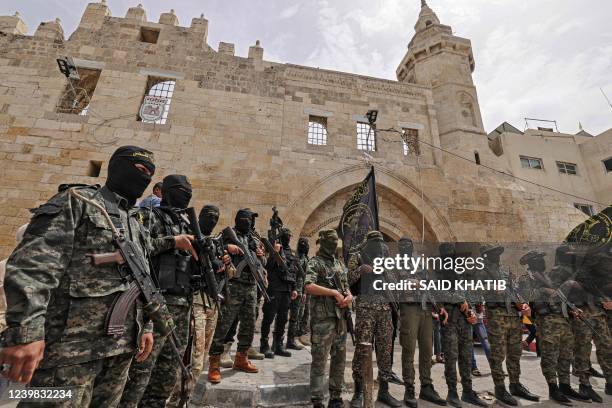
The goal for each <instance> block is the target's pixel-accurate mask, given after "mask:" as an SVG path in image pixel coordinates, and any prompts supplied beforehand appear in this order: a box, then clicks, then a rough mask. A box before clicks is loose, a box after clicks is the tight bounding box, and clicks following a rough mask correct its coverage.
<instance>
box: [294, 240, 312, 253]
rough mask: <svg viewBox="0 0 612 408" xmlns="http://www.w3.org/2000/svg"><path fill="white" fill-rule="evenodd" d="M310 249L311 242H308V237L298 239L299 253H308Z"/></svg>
mask: <svg viewBox="0 0 612 408" xmlns="http://www.w3.org/2000/svg"><path fill="white" fill-rule="evenodd" d="M308 251H310V244H309V243H308V239H307V238H304V237H301V238H300V239H298V244H297V252H298V255H308Z"/></svg>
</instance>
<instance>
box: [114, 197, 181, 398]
mask: <svg viewBox="0 0 612 408" xmlns="http://www.w3.org/2000/svg"><path fill="white" fill-rule="evenodd" d="M140 221H141V222H142V224H143V225H144V226H145V227H146V228H147V229H148V230H149V231H150V234H151V237H152V238H153V239H155V238H158V237H163V236H167V235H172V236H174V235H180V234H188V233H190V232H191V230H190V229H189V225H188V223H187V221H186V220H184V219H183V218H182V217H179V216H178V215H177V214H176V213H174V212H172V210H170V209H169V208H167V207H165V208H164V209H163V210H162V209H161V208H154V209H153V210H151V209H148V208H144V209H141V210H140ZM166 254H168V255H169V256H171V257H172V258H171V259H173V260H174V259H183V260H184V262H185V263H186V264H187V265H188V266H187V268H189V262H190V258H191V257H190V256H189V255H187V254H186V253H184V252H183V251H178V250H174V249H173V250H172V251H170V252H169V253H166ZM166 254H164V255H163V256H166ZM153 255H158V256H161V254H160V253H154V254H153ZM159 259H160V258H159V257H156V258H154V260H153V264H154V265H155V267H156V269H157V272H156V273H157V274H159V273H160V272H159V263H160V262H161V261H160V260H159ZM174 265H175V264H173V266H174ZM173 272H174V273H173V274H172V275H173V276H176V278H175V279H176V280H175V279H173V280H172V282H169V283H168V284H169V285H170V286H172V287H174V288H178V286H179V282H177V281H178V280H179V279H180V277H179V274H178V272H177V271H173ZM160 280H162V281H163V280H166V279H165V278H158V281H160ZM180 285H181V286H182V287H181V288H180V290H179V292H184V293H183V294H178V292H172V293H173V294H170V293H164V298H165V299H166V304H167V305H168V310H169V311H170V314H171V315H172V319H173V320H174V324H175V329H174V332H175V333H176V334H177V336H178V339H179V341H180V345H179V351H180V352H181V354H183V353H184V352H185V348H186V347H187V342H188V338H189V318H190V304H191V294H190V292H191V288H190V282H189V281H184V282H180ZM162 289H163V288H162ZM153 335H154V341H155V342H154V344H153V351H152V352H151V355H150V356H149V358H147V359H146V360H145V361H143V362H141V363H139V362H137V361H136V360H134V361H133V362H132V366H131V367H130V371H129V375H128V377H129V379H128V382H127V384H126V386H125V391H124V392H123V396H122V397H121V403H120V404H119V406H120V407H122V408H127V407H135V406H141V407H147V408H149V407H163V406H164V405H165V402H166V399H167V398H168V396H169V395H170V393H171V392H172V389H173V388H174V385H175V383H176V382H177V381H178V380H179V378H180V369H179V364H178V362H177V360H176V356H175V353H174V351H173V349H172V346H171V344H170V342H168V341H166V339H165V338H163V337H161V336H160V335H159V334H158V333H157V332H154V333H153Z"/></svg>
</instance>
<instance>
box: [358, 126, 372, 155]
mask: <svg viewBox="0 0 612 408" xmlns="http://www.w3.org/2000/svg"><path fill="white" fill-rule="evenodd" d="M357 149H359V150H365V151H368V152H373V151H375V150H376V134H375V132H374V128H373V127H372V126H370V124H369V123H363V122H357Z"/></svg>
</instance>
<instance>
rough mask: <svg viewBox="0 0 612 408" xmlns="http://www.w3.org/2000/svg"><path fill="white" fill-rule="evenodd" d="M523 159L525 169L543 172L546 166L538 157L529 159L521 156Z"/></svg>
mask: <svg viewBox="0 0 612 408" xmlns="http://www.w3.org/2000/svg"><path fill="white" fill-rule="evenodd" d="M520 158H521V166H522V167H523V168H524V169H537V170H543V169H544V166H542V159H538V158H537V157H527V156H520Z"/></svg>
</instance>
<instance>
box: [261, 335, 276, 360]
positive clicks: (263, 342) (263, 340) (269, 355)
mask: <svg viewBox="0 0 612 408" xmlns="http://www.w3.org/2000/svg"><path fill="white" fill-rule="evenodd" d="M259 352H260V353H262V354H263V355H264V356H265V357H266V358H274V353H273V352H272V350H270V346H269V345H268V339H267V338H263V337H262V338H261V339H260V340H259Z"/></svg>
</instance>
